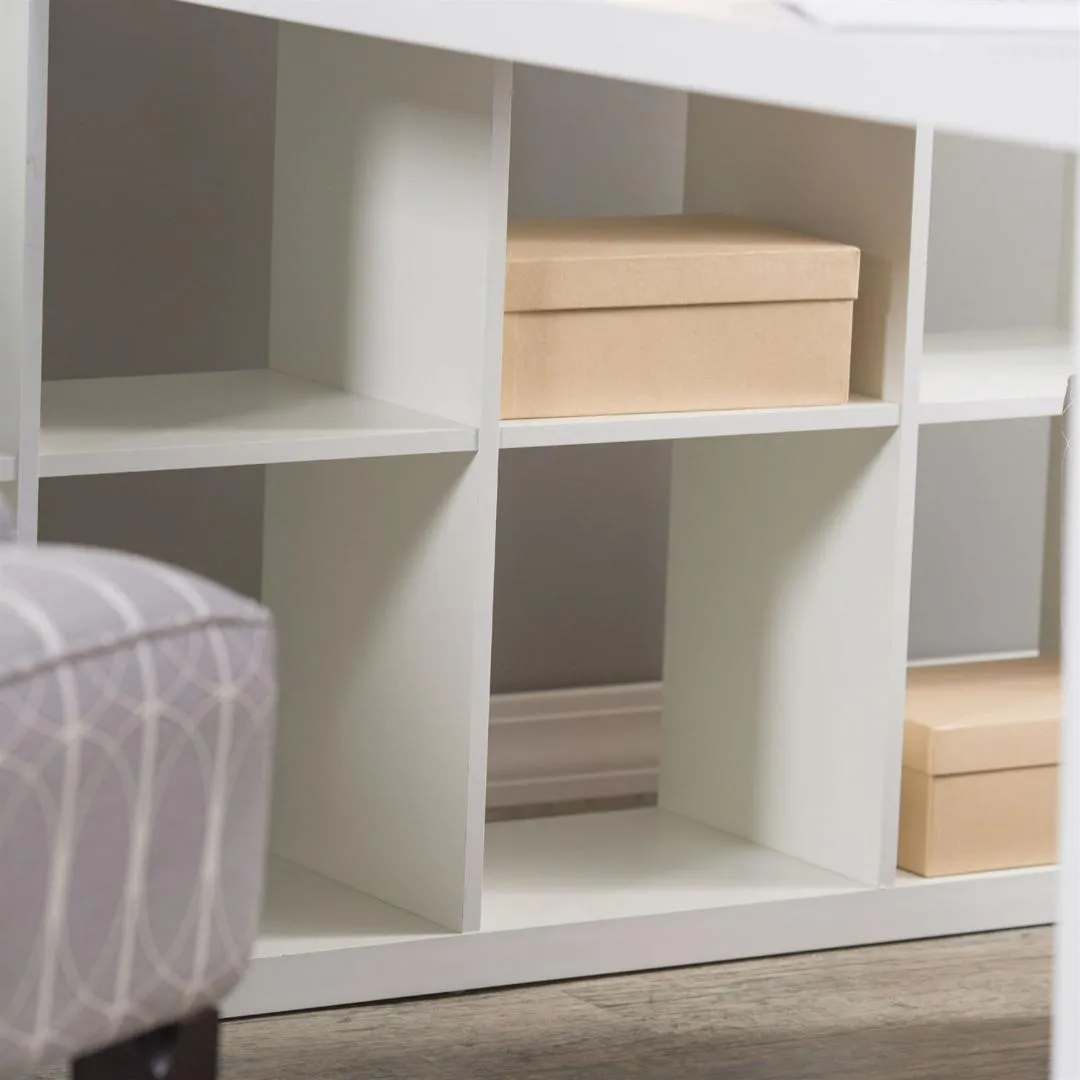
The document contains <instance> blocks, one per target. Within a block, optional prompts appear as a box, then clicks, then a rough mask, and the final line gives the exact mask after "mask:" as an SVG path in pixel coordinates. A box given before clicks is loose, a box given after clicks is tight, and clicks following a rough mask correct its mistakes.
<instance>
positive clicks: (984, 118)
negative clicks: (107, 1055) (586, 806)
mask: <svg viewBox="0 0 1080 1080" xmlns="http://www.w3.org/2000/svg"><path fill="white" fill-rule="evenodd" d="M200 2H202V3H203V4H204V6H210V7H222V8H229V9H231V10H234V11H240V12H247V13H249V14H251V15H257V16H265V17H269V18H275V19H280V20H282V22H281V25H280V28H279V54H278V82H277V91H278V98H277V120H276V124H277V140H276V155H275V163H274V193H275V195H274V197H275V205H274V246H273V265H272V275H271V277H272V286H271V332H270V340H271V344H270V355H269V361H268V366H267V367H266V369H265V370H260V371H249V372H233V373H225V372H221V373H208V374H202V375H186V376H182V375H155V376H144V377H133V378H125V379H108V380H106V379H101V380H94V379H88V380H87V379H82V380H79V381H75V382H62V383H50V384H47V385H46V386H45V391H44V403H43V406H42V405H41V402H40V395H41V355H40V352H41V340H40V339H41V274H42V267H41V251H42V229H43V221H42V209H43V193H44V160H45V159H44V126H43V115H44V114H43V108H44V92H45V70H44V64H45V56H46V50H45V48H44V42H45V37H44V28H45V24H46V14H47V3H46V0H31V2H30V3H29V4H26V3H23V4H14V3H5V4H4V5H3V6H2V7H0V50H2V51H0V60H2V61H3V62H2V63H0V79H2V80H4V82H3V83H2V84H0V85H2V86H3V89H4V90H5V93H3V94H2V95H0V100H2V101H3V102H4V106H3V108H0V125H3V126H2V127H0V133H2V135H3V139H2V143H0V148H2V156H0V238H2V243H0V269H2V271H3V272H2V273H0V335H3V336H0V380H2V381H0V481H4V482H6V483H8V484H9V485H12V486H13V487H14V488H15V494H16V504H17V512H18V525H19V529H20V534H21V536H22V538H23V539H25V540H27V541H31V540H33V538H34V536H35V533H36V525H37V519H36V499H37V488H38V483H39V480H40V479H42V478H47V477H58V476H69V477H70V476H86V475H91V474H99V473H116V472H138V471H148V470H163V469H198V468H204V469H205V468H212V467H213V468H217V467H226V466H235V465H255V464H258V465H265V466H266V511H265V521H264V524H263V596H264V598H265V599H266V601H267V602H268V603H269V604H270V605H271V607H272V608H273V609H274V610H275V612H276V614H277V617H278V622H279V628H280V637H281V680H282V707H281V734H280V747H279V765H278V771H277V779H276V789H275V806H274V830H273V833H274V835H273V848H274V856H273V858H272V860H271V866H270V874H269V882H268V888H267V905H266V914H265V919H264V928H263V934H262V937H261V940H260V942H259V945H258V949H257V955H256V959H255V962H254V965H253V968H252V970H251V973H250V975H249V976H248V978H247V980H246V981H245V983H244V984H243V986H242V987H241V988H240V990H239V991H238V992H237V994H236V995H235V997H234V998H233V999H232V1001H231V1003H230V1008H231V1011H232V1012H233V1013H234V1014H244V1013H261V1012H272V1011H279V1010H288V1009H298V1008H307V1007H315V1006H323V1005H332V1004H337V1003H343V1002H356V1001H364V1000H373V999H380V998H394V997H400V996H405V995H412V994H423V993H431V992H438V991H452V990H460V989H466V988H470V987H479V986H491V985H499V984H506V983H514V982H528V981H534V980H542V979H552V978H560V977H571V976H580V975H590V974H595V973H599V972H606V971H617V970H629V969H635V968H645V967H656V966H665V965H674V964H683V963H695V962H704V961H713V960H721V959H728V958H735V957H744V956H751V955H763V954H769V953H781V952H788V951H794V950H804V949H815V948H822V947H831V946H840V945H850V944H858V943H864V942H870V941H882V940H892V939H899V938H904V937H916V936H926V935H934V934H947V933H956V932H964V931H976V930H984V929H990V928H996V927H1004V926H1015V925H1027V924H1033V923H1039V922H1045V921H1048V920H1049V919H1050V918H1052V915H1053V909H1054V892H1055V881H1056V874H1055V872H1054V870H1053V869H1038V870H1029V871H1018V872H1009V873H998V874H987V875H978V876H973V877H964V878H954V879H944V880H936V881H921V880H918V879H912V878H909V877H907V876H906V875H898V874H897V872H896V869H895V855H896V834H897V818H898V799H899V793H898V788H899V775H900V741H901V721H902V715H903V696H904V678H905V670H906V647H907V615H908V596H909V590H910V581H911V557H912V536H913V528H914V506H915V485H916V458H917V445H918V437H919V426H920V424H921V423H935V422H936V423H942V422H959V421H969V420H981V419H991V418H1002V417H1013V416H1015V417H1021V416H1048V415H1052V414H1054V413H1055V412H1056V411H1059V410H1060V405H1061V393H1062V391H1063V378H1064V377H1065V375H1066V373H1067V371H1068V369H1069V367H1070V364H1071V360H1070V352H1069V345H1070V343H1071V341H1072V340H1073V338H1072V332H1071V329H1070V327H1071V321H1070V318H1069V312H1068V311H1067V310H1063V312H1062V321H1061V328H1060V331H1057V332H1054V333H1053V334H1050V333H1043V334H1040V335H1036V336H1035V337H1025V338H1023V339H1016V340H1014V339H1011V338H1010V339H1008V340H1005V339H998V338H995V339H994V340H989V341H987V340H982V341H975V342H970V341H968V342H965V341H949V342H944V341H936V340H928V341H926V343H925V346H924V326H923V324H924V304H925V296H926V262H927V243H928V234H929V229H930V216H929V211H930V204H931V198H932V192H931V167H932V160H933V152H934V142H935V132H936V131H937V130H942V131H955V130H959V131H965V132H969V133H972V134H974V135H978V136H982V137H986V138H997V139H1003V140H1010V139H1011V140H1016V141H1023V142H1031V143H1036V144H1041V145H1046V146H1052V147H1057V148H1059V149H1066V150H1069V151H1071V152H1075V150H1076V143H1077V103H1076V100H1075V96H1074V95H1073V93H1072V91H1073V90H1074V88H1075V80H1076V76H1077V51H1076V45H1075V42H1074V41H1064V42H1063V41H1057V40H1050V39H1043V38H1038V37H1034V38H1030V39H1027V40H1026V41H1025V44H1024V46H1023V47H1022V48H1019V47H1016V45H1015V43H1013V42H1010V41H1009V40H1008V39H1006V38H1000V37H983V38H980V37H977V36H972V35H965V34H949V35H935V34H925V35H917V36H916V35H910V36H905V35H874V34H845V33H841V32H835V31H829V30H825V29H822V28H820V27H813V26H810V25H808V24H806V23H804V22H802V21H800V20H799V19H798V18H797V17H796V16H794V15H793V14H792V13H791V12H790V11H788V10H787V9H786V8H783V7H781V6H779V5H775V6H774V5H770V4H755V5H748V6H740V5H737V6H736V8H737V9H738V10H736V9H734V8H733V9H732V10H733V11H735V13H734V14H731V13H729V14H722V15H709V14H708V13H706V12H705V11H704V6H703V5H699V4H695V3H692V2H688V3H685V4H671V3H661V2H659V0H637V2H631V0H572V2H568V3H561V4H540V3H517V2H513V0H493V2H491V3H485V4H476V3H467V2H464V0H441V2H436V0H422V2H419V3H411V4H398V3H395V2H393V0H227V2H217V0H200ZM726 10H727V9H726V8H725V11H726ZM748 11H752V13H750V14H748V13H747V12H748ZM302 24H309V25H302ZM616 42H617V43H618V45H617V47H615V45H614V43H616ZM515 62H525V63H531V64H537V65H543V66H547V67H552V68H566V69H571V70H576V71H583V72H590V73H594V74H601V75H606V76H610V77H615V78H621V79H625V80H631V81H635V82H639V83H646V84H654V85H658V86H670V87H673V88H677V89H681V90H688V91H690V92H691V96H690V100H689V107H688V119H687V142H686V146H687V149H686V161H685V199H684V206H685V208H686V209H687V210H722V211H727V212H733V213H738V214H744V215H747V216H754V217H759V218H764V219H767V220H770V221H773V222H775V223H777V224H781V225H786V226H790V227H793V228H797V229H800V230H803V231H806V232H809V233H813V234H817V235H821V236H825V237H829V238H832V239H836V240H839V241H843V242H846V243H851V244H856V245H858V246H859V247H860V248H861V249H862V251H863V266H864V271H863V279H862V285H861V297H860V300H859V302H858V305H857V315H856V331H855V344H854V357H853V373H852V390H853V394H854V395H855V396H854V397H853V399H852V401H851V402H850V403H849V404H847V405H844V406H837V407H829V408H802V409H766V410H752V411H746V412H730V413H723V412H720V413H698V414H686V415H679V416H666V415H665V416H636V417H611V418H585V419H575V420H565V421H524V422H522V421H516V422H511V423H500V421H499V416H498V402H499V392H498V391H499V368H500V347H501V319H502V290H503V258H504V246H505V230H506V219H507V212H508V211H507V206H508V189H509V184H510V168H509V159H510V146H511V139H512V138H513V135H512V130H511V109H512V85H513V76H514V64H515ZM9 82H10V84H11V85H10V87H9V86H8V85H7V84H8V83H9ZM9 89H10V90H11V92H10V93H8V92H6V91H7V90H9ZM12 103H13V104H12ZM556 119H557V118H556ZM27 163H28V165H27ZM654 439H670V440H675V442H676V445H675V451H674V465H673V470H674V471H673V496H672V510H671V524H670V549H671V550H670V564H669V583H668V609H667V621H666V656H665V673H664V675H665V678H664V682H665V700H664V723H663V750H662V758H661V768H660V777H661V780H660V806H659V808H657V809H655V810H637V811H628V812H624V813H612V814H603V815H596V816H592V817H571V818H556V819H550V820H541V821H518V822H506V823H501V824H497V825H492V826H487V827H486V826H485V775H486V756H487V736H488V713H489V701H490V694H489V661H490V645H491V614H492V588H493V584H492V583H493V566H494V551H495V530H496V512H495V511H496V499H497V481H498V465H499V452H500V449H501V448H511V447H526V446H528V447H544V446H562V445H570V444H581V443H602V442H620V441H623V442H624V441H639V440H654Z"/></svg>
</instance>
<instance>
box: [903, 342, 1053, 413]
mask: <svg viewBox="0 0 1080 1080" xmlns="http://www.w3.org/2000/svg"><path fill="white" fill-rule="evenodd" d="M1071 362H1072V355H1071V350H1070V346H1069V338H1068V334H1067V332H1066V331H1064V330H1058V329H1056V328H1051V327H1047V328H1034V329H1018V330H1011V331H1010V330H1004V331H1001V330H999V331H991V332H983V333H972V332H968V333H948V334H933V335H927V337H926V340H925V342H924V344H923V358H922V365H921V370H920V379H919V420H920V422H921V423H924V424H952V423H962V422H965V421H972V420H1012V419H1019V418H1022V417H1031V416H1056V415H1060V413H1061V406H1062V402H1063V401H1064V399H1065V383H1066V381H1067V379H1068V377H1069V372H1070V367H1071Z"/></svg>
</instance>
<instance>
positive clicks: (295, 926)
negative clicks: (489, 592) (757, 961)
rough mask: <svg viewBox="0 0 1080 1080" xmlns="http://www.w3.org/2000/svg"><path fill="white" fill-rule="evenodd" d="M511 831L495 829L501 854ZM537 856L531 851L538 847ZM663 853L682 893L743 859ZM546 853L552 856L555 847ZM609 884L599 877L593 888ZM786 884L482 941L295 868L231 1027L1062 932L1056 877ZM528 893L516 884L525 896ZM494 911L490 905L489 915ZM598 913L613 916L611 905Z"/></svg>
mask: <svg viewBox="0 0 1080 1080" xmlns="http://www.w3.org/2000/svg"><path fill="white" fill-rule="evenodd" d="M567 821H569V822H570V824H569V825H567V824H566V822H567ZM576 824H580V819H564V820H563V822H562V824H561V825H560V826H557V827H556V828H557V831H559V832H560V833H561V835H562V836H563V837H564V838H567V839H569V838H570V834H571V830H573V829H574V826H575V825H576ZM505 828H506V826H502V825H499V826H493V827H492V828H491V831H492V832H493V833H494V834H495V837H496V842H498V834H499V832H500V830H503V829H505ZM504 835H505V834H504ZM530 850H533V851H535V850H536V848H535V846H530ZM667 850H668V851H669V853H670V856H671V858H672V864H673V865H672V866H671V867H670V870H671V871H672V872H674V873H676V874H677V873H680V872H681V874H682V876H683V880H684V881H686V880H687V877H688V876H690V877H697V878H707V877H709V876H710V871H709V870H708V867H710V866H711V867H713V871H712V876H713V877H714V878H715V877H717V873H716V868H717V866H718V865H719V864H720V863H721V862H723V863H724V864H725V865H726V866H727V868H728V869H729V870H730V869H733V868H734V866H735V857H734V854H733V853H732V854H729V856H727V858H726V859H721V857H719V856H718V855H717V851H716V848H715V846H714V845H711V844H710V845H708V846H707V847H705V848H701V847H699V848H698V849H697V850H698V851H699V854H700V860H701V869H699V870H698V871H697V872H696V873H694V874H689V865H688V863H687V862H686V861H684V860H683V859H681V858H676V857H675V856H676V852H677V850H678V849H677V848H676V847H669V848H668V849H667ZM688 850H691V851H692V850H694V849H693V847H690V848H688ZM758 850H760V849H758ZM544 851H546V852H548V853H550V851H551V849H550V847H549V846H548V845H547V844H545V845H544ZM622 854H623V858H624V860H625V859H626V858H628V857H629V855H630V852H629V851H628V850H627V847H626V846H625V844H624V846H623V848H622ZM596 855H597V858H598V859H603V861H601V862H600V863H599V866H601V867H607V866H609V865H610V858H611V856H610V855H609V854H608V853H606V852H602V851H598V852H596ZM761 855H763V856H764V855H768V853H767V852H761ZM754 858H755V857H754V856H753V855H751V856H748V857H747V865H752V864H753V863H754ZM778 858H782V857H778ZM496 862H498V860H496ZM783 863H784V864H787V865H788V867H789V871H785V873H789V872H790V869H791V867H792V863H793V860H787V859H784V860H783ZM532 865H533V869H534V871H541V870H542V871H544V872H545V873H547V872H548V871H549V870H550V868H551V866H552V865H558V863H557V862H556V863H555V864H552V863H547V864H543V865H542V864H540V863H539V862H534V863H533V864H532ZM564 865H565V863H564ZM650 865H651V867H652V869H651V871H650V873H649V874H647V875H644V879H643V884H644V885H648V882H649V881H650V880H651V881H653V882H655V881H657V878H656V877H654V876H653V874H657V875H659V874H660V873H661V871H664V872H666V868H665V867H664V866H663V864H662V863H657V862H655V861H652V862H651V863H650ZM756 865H758V866H759V867H761V866H763V865H764V862H763V861H761V860H759V861H757V863H756ZM778 865H781V864H778ZM795 865H796V866H801V864H795ZM493 869H494V871H495V875H496V878H500V877H502V876H503V875H502V874H501V872H500V871H499V868H498V866H497V865H496V866H495V867H493ZM599 874H600V870H599V869H598V870H597V871H596V872H595V875H594V880H595V877H596V876H599ZM585 880H586V874H585V873H584V872H581V873H578V874H575V875H574V881H575V882H578V883H580V882H582V881H585ZM788 880H789V884H788V885H787V887H783V886H781V890H780V891H782V892H783V894H784V895H785V896H786V897H787V898H786V899H777V900H775V901H774V902H764V901H763V895H762V884H763V883H762V881H761V879H760V876H759V879H758V881H757V884H756V885H755V884H753V882H751V883H750V885H749V887H748V889H747V894H748V895H749V894H750V893H751V892H754V893H756V895H757V897H758V901H759V902H749V903H737V902H732V897H733V896H734V891H733V888H732V886H733V884H734V882H733V881H732V880H730V879H729V880H728V883H727V886H726V889H725V888H724V887H723V886H721V887H719V888H718V887H717V885H716V883H715V881H714V883H713V885H712V886H710V887H709V889H710V890H711V891H713V893H714V895H717V896H719V897H720V899H721V904H722V905H723V904H724V903H726V906H717V907H712V908H708V909H701V910H689V911H664V912H658V913H656V914H650V915H642V916H640V917H637V918H635V917H632V916H630V917H622V918H617V917H615V918H605V917H603V916H602V915H599V914H593V915H592V916H591V917H589V918H587V919H584V920H582V921H578V922H571V923H560V924H558V925H533V926H514V927H509V928H506V929H499V930H497V929H489V928H488V923H489V922H491V921H492V918H489V917H485V920H484V922H485V928H484V929H482V930H480V931H479V932H478V933H473V934H448V933H445V932H441V931H438V929H437V928H431V932H427V929H428V926H429V924H426V923H422V922H420V921H418V920H413V919H412V917H411V916H408V915H405V913H403V912H400V911H398V910H397V909H395V908H392V907H389V906H388V905H385V904H378V903H377V902H375V901H372V900H370V899H369V898H366V897H363V896H360V895H359V894H356V893H353V892H351V890H348V889H345V888H344V887H343V886H339V885H335V884H334V883H333V882H330V881H327V880H326V879H325V878H319V877H317V876H316V875H313V874H312V875H308V874H304V872H302V871H298V870H297V869H296V868H289V867H286V868H285V869H284V874H283V873H282V868H281V866H280V864H279V866H278V868H277V869H276V870H275V871H272V873H271V876H270V881H269V884H268V888H267V918H266V922H265V923H264V932H263V936H262V938H261V940H260V942H259V945H258V948H257V949H256V954H255V960H254V962H253V964H252V966H251V969H250V970H249V972H248V975H247V977H246V978H245V980H244V982H243V983H242V985H241V986H240V988H239V989H238V990H237V991H236V992H235V993H234V994H233V995H232V996H231V998H230V999H229V1001H228V1002H227V1004H226V1011H227V1013H228V1014H229V1015H232V1016H244V1015H255V1014H260V1013H270V1012H285V1011H289V1010H295V1009H309V1008H318V1007H323V1006H332V1005H343V1004H348V1003H354V1002H362V1001H380V1000H388V999H393V998H402V997H415V996H422V995H428V994H442V993H454V992H457V991H462V990H475V989H482V988H487V987H498V986H511V985H514V984H517V983H529V982H543V981H547V980H554V979H571V978H578V977H583V976H592V975H603V974H611V973H615V972H627V971H644V970H647V969H652V968H664V967H678V966H680V965H685V964H702V963H713V962H719V961H723V960H739V959H745V958H747V957H754V956H777V955H781V954H783V953H791V952H805V951H811V950H819V949H832V948H843V947H845V946H855V945H868V944H872V943H875V942H883V941H902V940H905V939H908V938H920V937H935V936H942V935H947V934H963V933H975V932H980V931H988V930H1001V929H1005V928H1007V927H1017V926H1036V925H1040V924H1043V923H1049V922H1052V921H1053V918H1054V910H1055V901H1056V896H1057V871H1056V870H1055V869H1054V868H1053V867H1040V868H1037V869H1034V870H1008V871H1001V872H999V873H992V874H973V875H966V876H964V877H952V878H917V877H913V876H911V875H907V874H901V875H900V876H899V878H898V880H897V883H896V885H894V886H891V887H887V888H881V889H871V888H859V887H857V886H849V887H848V888H846V889H845V888H843V887H840V888H838V889H837V890H834V891H831V892H829V891H822V890H821V889H820V888H818V887H815V886H813V885H809V886H808V885H807V883H806V882H805V881H804V883H803V884H802V885H797V882H796V878H795V875H794V874H791V876H790V878H789V879H788ZM834 880H839V879H834ZM523 884H524V883H523V882H521V880H520V878H519V880H518V889H519V890H520V889H521V887H522V885H523ZM540 884H541V882H539V881H535V880H534V881H533V884H532V886H531V887H530V888H531V889H532V890H533V891H534V892H535V890H536V888H537V887H538V886H539V885H540ZM571 884H572V885H573V884H574V882H571ZM492 885H493V887H494V889H493V891H494V893H495V895H494V903H495V911H494V913H493V916H494V918H495V919H497V917H498V911H499V909H500V907H501V908H502V909H503V910H504V911H505V910H506V905H504V904H501V903H500V901H499V898H498V883H497V881H495V882H492ZM775 886H776V881H775V880H774V888H775ZM548 888H549V892H548V896H549V897H550V898H551V899H553V900H555V899H557V898H556V897H555V896H554V894H553V887H552V884H551V882H550V879H549V885H548ZM632 893H633V890H632V889H631V888H630V885H629V883H627V884H626V891H625V895H626V896H627V897H629V898H630V899H631V903H630V904H628V905H627V904H620V905H618V907H617V910H622V911H626V909H627V908H628V907H629V908H633V907H635V906H640V905H635V904H634V903H633V901H632ZM577 895H578V896H580V894H577ZM654 895H655V893H654ZM725 898H726V899H725ZM491 902H492V901H491V898H489V900H488V905H489V906H490V904H491ZM513 906H514V909H515V910H517V911H518V912H519V914H520V913H521V912H522V911H523V910H524V909H523V907H522V905H521V904H520V902H519V901H515V902H514V905H513ZM650 906H652V905H650ZM602 907H603V909H604V910H605V911H609V912H610V910H611V905H608V904H605V905H602ZM559 908H560V911H562V912H563V913H564V914H571V913H572V911H571V909H573V911H576V912H577V913H578V914H579V915H580V914H583V908H582V906H581V904H580V903H579V902H572V903H571V904H570V905H564V904H560V905H559ZM541 918H542V916H541Z"/></svg>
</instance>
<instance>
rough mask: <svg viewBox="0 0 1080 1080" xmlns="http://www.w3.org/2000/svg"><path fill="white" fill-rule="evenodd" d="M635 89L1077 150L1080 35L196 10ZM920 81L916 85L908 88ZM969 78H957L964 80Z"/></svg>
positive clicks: (480, 11) (757, 11)
mask: <svg viewBox="0 0 1080 1080" xmlns="http://www.w3.org/2000/svg"><path fill="white" fill-rule="evenodd" d="M188 2H192V3H198V4H201V5H202V6H204V7H215V8H224V9H227V10H231V11H240V12H247V13H248V14H252V15H260V16H264V17H267V18H272V19H282V20H285V21H288V22H306V23H310V24H312V25H315V26H322V27H326V28H329V29H335V30H344V31H348V32H350V33H357V34H368V35H371V36H373V37H383V38H390V39H393V40H397V41H408V42H413V43H415V44H420V45H429V46H434V47H436V48H440V49H447V50H453V51H457V52H463V53H472V54H479V55H482V56H491V57H497V58H499V59H503V60H512V61H517V62H521V63H526V64H536V65H540V66H544V67H553V68H564V69H567V70H570V71H582V72H587V73H592V74H596V75H604V76H608V77H610V78H616V79H625V80H628V81H631V82H641V83H651V84H654V85H657V86H670V87H673V88H675V89H683V90H692V91H696V92H700V93H706V94H712V95H716V96H722V97H732V98H745V99H750V100H758V101H764V102H770V103H775V104H781V105H789V106H793V107H797V108H804V109H811V110H815V111H820V112H831V113H839V114H841V115H850V116H858V117H861V118H864V119H870V120H881V121H885V122H889V123H898V124H906V125H911V126H913V125H915V124H917V123H933V124H935V125H936V126H938V127H939V128H941V129H942V130H954V131H968V132H971V133H973V134H980V135H986V136H989V137H992V138H995V137H996V138H1003V139H1004V138H1008V139H1015V140H1017V141H1021V142H1030V143H1036V144H1046V145H1054V146H1061V147H1064V148H1071V147H1075V146H1076V145H1077V140H1078V134H1080V133H1078V120H1080V105H1078V102H1077V98H1076V94H1075V90H1076V78H1077V46H1076V39H1075V37H1071V36H1065V37H1053V36H1038V35H1036V36H1033V37H1027V36H1025V38H1024V39H1023V41H1022V42H1021V43H1018V42H1017V41H1015V40H1013V38H1011V37H1010V36H1008V35H994V34H984V35H977V34H954V33H920V34H915V33H909V34H873V33H856V32H850V33H848V32H845V33H836V32H834V31H832V30H830V29H828V28H822V27H819V26H815V25H813V24H811V23H809V22H804V21H801V20H798V19H793V18H790V17H787V15H788V13H787V12H785V11H784V10H783V5H782V4H779V3H757V4H738V5H732V4H709V5H707V6H704V5H701V4H688V3H685V2H684V3H678V4H675V3H672V2H671V0H563V2H560V3H555V4H551V3H535V2H534V3H522V2H520V0H487V2H485V3H476V2H475V0H413V2H411V3H408V4H402V3H399V2H398V0H188ZM913 72H917V73H918V76H917V77H913ZM961 73H962V74H961Z"/></svg>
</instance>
